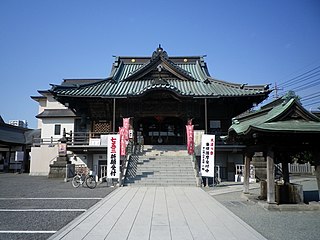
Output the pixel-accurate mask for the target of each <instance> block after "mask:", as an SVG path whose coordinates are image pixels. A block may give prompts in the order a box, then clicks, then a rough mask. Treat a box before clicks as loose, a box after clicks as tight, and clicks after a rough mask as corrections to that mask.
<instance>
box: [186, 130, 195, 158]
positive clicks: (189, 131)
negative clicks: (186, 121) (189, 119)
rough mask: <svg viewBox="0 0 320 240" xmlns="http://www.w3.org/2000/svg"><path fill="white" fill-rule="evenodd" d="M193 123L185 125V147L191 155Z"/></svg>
mask: <svg viewBox="0 0 320 240" xmlns="http://www.w3.org/2000/svg"><path fill="white" fill-rule="evenodd" d="M193 127H194V125H186V130H187V148H188V154H189V155H191V154H193V153H194V131H193Z"/></svg>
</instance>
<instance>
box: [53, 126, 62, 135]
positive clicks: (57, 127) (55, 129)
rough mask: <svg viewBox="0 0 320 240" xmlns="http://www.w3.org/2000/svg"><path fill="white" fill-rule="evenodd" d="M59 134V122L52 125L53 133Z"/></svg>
mask: <svg viewBox="0 0 320 240" xmlns="http://www.w3.org/2000/svg"><path fill="white" fill-rule="evenodd" d="M60 134H61V124H55V125H54V135H60Z"/></svg>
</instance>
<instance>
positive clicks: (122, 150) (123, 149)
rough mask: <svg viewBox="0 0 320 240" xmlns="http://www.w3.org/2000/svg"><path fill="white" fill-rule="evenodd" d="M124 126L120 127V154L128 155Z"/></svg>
mask: <svg viewBox="0 0 320 240" xmlns="http://www.w3.org/2000/svg"><path fill="white" fill-rule="evenodd" d="M124 131H125V129H124V127H119V135H120V156H125V155H126V140H125V139H124Z"/></svg>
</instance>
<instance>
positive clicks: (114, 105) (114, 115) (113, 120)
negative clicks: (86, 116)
mask: <svg viewBox="0 0 320 240" xmlns="http://www.w3.org/2000/svg"><path fill="white" fill-rule="evenodd" d="M112 132H113V133H115V132H116V99H115V98H114V99H113V115H112Z"/></svg>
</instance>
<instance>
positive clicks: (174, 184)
mask: <svg viewBox="0 0 320 240" xmlns="http://www.w3.org/2000/svg"><path fill="white" fill-rule="evenodd" d="M126 186H141V187H142V186H143V187H148V186H149V187H151V186H156V187H162V186H164V187H167V186H186V187H195V186H196V182H194V183H182V182H174V183H173V182H162V183H152V182H143V183H127V184H126Z"/></svg>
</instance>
